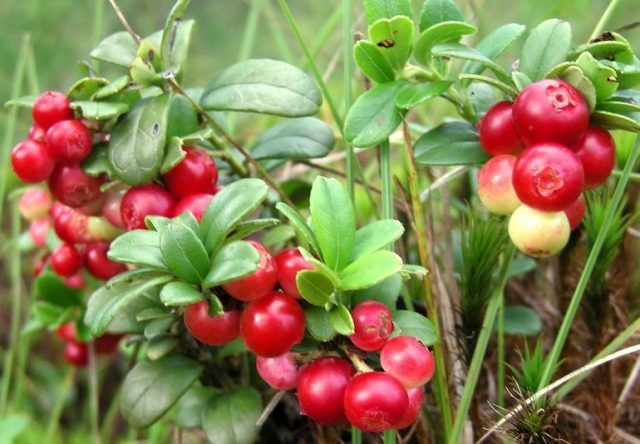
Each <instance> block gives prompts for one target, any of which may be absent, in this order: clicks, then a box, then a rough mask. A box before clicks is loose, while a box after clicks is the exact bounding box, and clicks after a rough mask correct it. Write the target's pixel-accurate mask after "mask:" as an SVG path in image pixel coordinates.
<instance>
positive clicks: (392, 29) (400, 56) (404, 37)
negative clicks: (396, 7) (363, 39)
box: [369, 16, 413, 71]
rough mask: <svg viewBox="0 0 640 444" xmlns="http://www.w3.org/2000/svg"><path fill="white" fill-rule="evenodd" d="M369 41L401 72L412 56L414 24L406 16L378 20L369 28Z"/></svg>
mask: <svg viewBox="0 0 640 444" xmlns="http://www.w3.org/2000/svg"><path fill="white" fill-rule="evenodd" d="M369 40H371V42H372V43H373V44H374V45H376V46H377V47H378V48H379V49H380V52H381V53H382V54H383V55H384V56H385V57H386V58H387V60H389V63H391V66H393V67H394V69H395V70H396V71H401V70H402V69H403V68H404V65H405V64H406V63H407V60H409V57H410V56H411V42H412V40H413V22H412V21H411V19H410V18H409V17H405V16H396V17H393V18H389V19H387V18H384V19H378V20H376V21H375V22H374V23H373V24H372V25H371V26H369Z"/></svg>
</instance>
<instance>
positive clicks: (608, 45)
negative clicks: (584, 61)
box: [569, 33, 631, 59]
mask: <svg viewBox="0 0 640 444" xmlns="http://www.w3.org/2000/svg"><path fill="white" fill-rule="evenodd" d="M610 34H611V35H612V36H613V37H614V40H608V39H606V40H602V39H596V40H592V41H590V42H589V43H585V44H583V45H580V46H578V47H577V48H575V49H574V50H573V51H571V54H569V58H571V59H575V58H577V57H578V56H579V55H580V54H581V53H584V52H588V53H589V54H591V55H593V56H594V57H595V58H597V59H609V58H613V56H615V55H617V54H620V53H624V52H627V51H629V50H630V49H631V47H630V46H629V42H627V41H626V40H624V39H621V40H617V39H618V38H619V35H618V34H615V33H610Z"/></svg>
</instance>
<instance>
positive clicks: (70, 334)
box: [56, 322, 78, 342]
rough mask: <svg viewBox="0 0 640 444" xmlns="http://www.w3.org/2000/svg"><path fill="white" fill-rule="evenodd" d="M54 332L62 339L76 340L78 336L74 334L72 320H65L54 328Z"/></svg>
mask: <svg viewBox="0 0 640 444" xmlns="http://www.w3.org/2000/svg"><path fill="white" fill-rule="evenodd" d="M56 333H57V334H58V336H59V337H60V339H62V340H63V341H74V342H75V341H77V340H78V336H77V334H76V326H75V325H74V324H73V322H67V323H66V324H62V325H60V326H58V328H57V329H56Z"/></svg>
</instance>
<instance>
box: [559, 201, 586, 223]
mask: <svg viewBox="0 0 640 444" xmlns="http://www.w3.org/2000/svg"><path fill="white" fill-rule="evenodd" d="M586 206H587V205H586V202H585V201H584V195H582V194H581V195H580V197H578V199H577V200H576V201H575V202H574V203H572V204H571V205H570V206H569V208H567V209H566V210H564V214H566V215H567V219H569V227H571V231H573V230H575V229H576V228H578V226H579V225H580V223H582V218H583V217H584V212H585V210H586Z"/></svg>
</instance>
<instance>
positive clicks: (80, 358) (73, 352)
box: [64, 341, 89, 367]
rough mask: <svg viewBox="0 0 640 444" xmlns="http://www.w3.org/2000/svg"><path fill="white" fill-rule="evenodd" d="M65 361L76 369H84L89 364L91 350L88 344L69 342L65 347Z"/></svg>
mask: <svg viewBox="0 0 640 444" xmlns="http://www.w3.org/2000/svg"><path fill="white" fill-rule="evenodd" d="M64 359H66V360H67V362H68V363H69V364H71V365H73V366H74V367H84V366H86V365H87V364H88V363H89V350H88V349H87V345H86V344H79V343H77V342H74V341H69V342H67V343H66V344H65V346H64Z"/></svg>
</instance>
